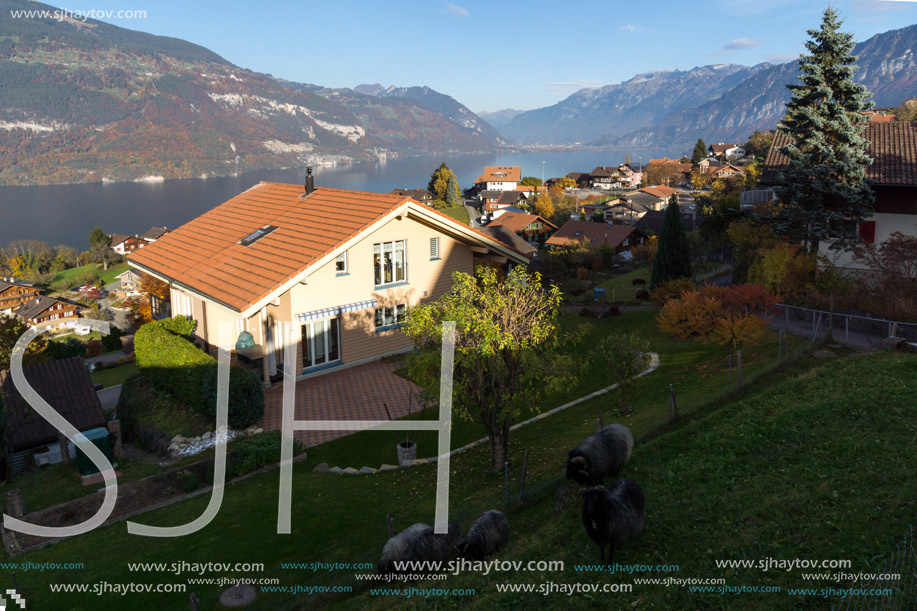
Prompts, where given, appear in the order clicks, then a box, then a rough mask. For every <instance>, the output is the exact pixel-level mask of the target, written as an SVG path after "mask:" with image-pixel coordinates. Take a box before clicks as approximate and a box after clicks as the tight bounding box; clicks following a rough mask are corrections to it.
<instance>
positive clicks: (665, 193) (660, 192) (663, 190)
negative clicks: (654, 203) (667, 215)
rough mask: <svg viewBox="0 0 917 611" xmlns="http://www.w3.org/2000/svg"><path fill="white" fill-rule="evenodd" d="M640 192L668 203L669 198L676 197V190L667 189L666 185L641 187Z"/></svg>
mask: <svg viewBox="0 0 917 611" xmlns="http://www.w3.org/2000/svg"><path fill="white" fill-rule="evenodd" d="M640 192H641V193H647V194H649V195H652V196H653V197H655V198H658V199H661V200H665V201H668V200H669V198H670V197H672V196H673V195H675V196H677V195H678V189H673V188H672V187H668V186H666V185H656V186H653V187H643V188H642V189H640Z"/></svg>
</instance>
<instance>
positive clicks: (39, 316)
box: [13, 295, 85, 331]
mask: <svg viewBox="0 0 917 611" xmlns="http://www.w3.org/2000/svg"><path fill="white" fill-rule="evenodd" d="M84 309H85V308H83V307H82V306H80V305H78V304H76V303H73V302H72V301H67V300H66V299H54V298H52V297H47V296H45V295H39V296H38V297H35V298H34V299H32V300H31V301H29V302H28V303H25V304H23V305H21V306H19V307H18V308H16V309H15V310H13V314H15V315H16V316H18V317H19V318H21V319H22V320H23V321H25V323H26V324H27V325H29V326H30V327H34V326H35V325H38V324H41V323H46V322H52V324H50V325H48V326H47V327H46V328H50V329H51V330H52V331H59V330H60V329H66V328H72V327H73V326H74V324H76V321H77V320H79V317H80V316H79V315H80V312H82V311H83V310H84Z"/></svg>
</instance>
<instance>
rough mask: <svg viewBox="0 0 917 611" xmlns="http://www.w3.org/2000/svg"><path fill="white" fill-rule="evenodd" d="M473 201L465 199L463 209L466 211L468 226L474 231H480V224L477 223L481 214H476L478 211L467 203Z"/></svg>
mask: <svg viewBox="0 0 917 611" xmlns="http://www.w3.org/2000/svg"><path fill="white" fill-rule="evenodd" d="M473 201H474V200H470V199H466V200H465V201H464V204H465V209H466V210H468V218H469V219H470V220H469V221H468V224H469V225H470V226H471V227H474V228H475V229H480V228H481V224H480V223H478V219H479V218H481V214H480V213H479V212H478V209H477V208H475V207H474V206H472V205H470V204H469V203H468V202H473Z"/></svg>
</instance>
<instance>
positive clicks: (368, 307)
mask: <svg viewBox="0 0 917 611" xmlns="http://www.w3.org/2000/svg"><path fill="white" fill-rule="evenodd" d="M527 261H528V259H527V258H526V257H525V256H524V255H523V254H522V253H520V252H518V251H516V250H514V249H512V248H510V247H509V246H507V245H506V244H505V243H503V242H501V241H499V240H496V239H495V238H493V237H492V236H490V235H488V234H486V233H483V232H481V231H479V230H476V229H472V228H471V227H469V226H467V225H465V224H464V223H460V222H458V221H456V220H455V219H452V218H451V217H449V216H446V215H445V214H442V213H440V212H438V211H436V210H433V209H432V208H430V207H428V206H425V205H423V204H421V203H419V202H416V201H414V200H412V199H411V198H409V197H404V196H401V195H393V194H380V193H367V192H362V191H349V190H343V189H331V188H326V187H317V188H316V187H314V186H313V179H312V176H311V168H310V170H309V175H308V176H307V179H306V187H305V189H303V186H302V185H290V184H280V183H273V182H261V183H259V184H257V185H255V186H254V187H252V188H250V189H249V190H247V191H245V192H243V193H240V194H239V195H237V196H236V197H234V198H232V199H230V200H229V201H227V202H225V203H223V204H220V205H219V206H217V207H215V208H213V209H212V210H210V211H208V212H205V213H204V214H202V215H201V216H199V217H197V218H195V219H193V220H191V221H189V222H188V223H186V224H185V225H182V226H181V227H179V228H177V229H175V230H174V231H172V232H170V233H169V234H168V235H167V236H165V237H163V238H162V239H160V240H158V241H157V242H156V243H155V244H151V245H150V246H147V247H146V248H144V249H142V250H140V251H138V252H137V253H135V254H134V255H133V256H132V257H131V258H130V260H129V263H130V265H131V266H132V267H134V268H137V269H139V270H141V271H142V272H143V273H145V274H149V275H151V276H153V277H155V278H158V279H160V280H162V281H164V282H167V283H168V284H169V287H170V292H171V310H172V314H173V315H179V314H180V315H184V316H188V317H191V318H193V319H194V320H196V321H197V323H198V324H197V328H196V330H195V332H194V333H195V336H196V340H198V341H200V342H201V344H202V345H203V347H204V348H205V349H206V350H207V351H208V352H211V353H214V352H215V349H216V346H217V344H218V341H219V329H220V323H229V324H230V325H231V328H232V341H233V343H235V342H236V338H239V337H240V336H241V334H243V333H246V334H251V336H252V338H253V340H254V342H255V346H253V347H251V349H250V350H249V351H248V354H247V356H248V358H251V359H253V360H255V361H257V360H260V366H259V370H260V372H261V375H262V379H263V380H265V381H266V382H267V383H268V384H269V380H270V378H271V377H272V376H275V375H276V373H277V371H278V369H282V366H283V350H284V347H285V346H286V345H288V342H292V343H294V344H295V352H296V365H295V370H294V373H295V374H296V375H297V376H298V377H302V376H310V375H313V374H317V373H320V372H323V371H324V370H326V369H329V368H332V367H340V366H351V365H356V364H361V363H365V362H368V361H371V360H375V359H378V358H380V357H383V356H385V355H388V354H394V353H399V352H404V351H406V350H409V349H410V348H411V347H412V342H411V340H410V339H409V338H408V337H407V336H406V335H404V334H403V333H402V332H401V330H400V328H399V327H400V326H401V323H402V320H403V319H404V315H405V312H406V310H407V308H409V307H412V306H415V305H418V304H420V303H426V302H428V301H431V300H435V299H437V298H439V297H440V296H441V295H443V294H444V293H445V292H447V291H448V290H449V289H450V288H451V285H452V273H453V272H456V271H461V272H465V273H468V274H471V273H473V271H474V267H475V266H476V265H479V264H480V265H492V266H503V267H507V266H509V265H516V264H525V263H527ZM286 323H292V325H293V332H292V337H286V336H285V335H284V332H283V330H284V325H285V324H286ZM246 337H247V336H246Z"/></svg>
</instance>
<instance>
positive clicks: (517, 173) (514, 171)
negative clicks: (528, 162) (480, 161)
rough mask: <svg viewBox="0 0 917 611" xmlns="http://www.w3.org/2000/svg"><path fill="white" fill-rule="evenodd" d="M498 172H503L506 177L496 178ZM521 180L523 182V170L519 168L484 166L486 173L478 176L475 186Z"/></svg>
mask: <svg viewBox="0 0 917 611" xmlns="http://www.w3.org/2000/svg"><path fill="white" fill-rule="evenodd" d="M497 172H503V173H505V174H506V176H494V174H496V173H497ZM520 180H522V168H521V167H519V166H512V165H506V166H504V165H497V166H484V173H483V174H481V175H480V176H478V179H477V180H475V181H474V184H478V183H481V182H519V181H520Z"/></svg>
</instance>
